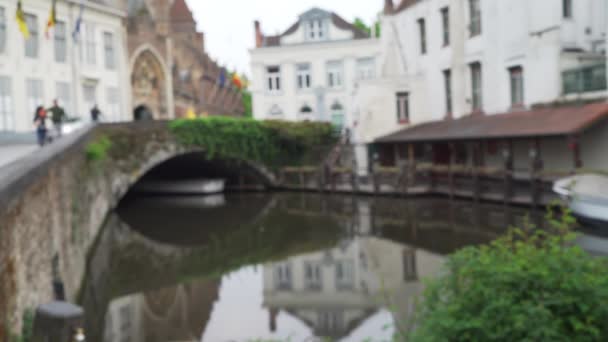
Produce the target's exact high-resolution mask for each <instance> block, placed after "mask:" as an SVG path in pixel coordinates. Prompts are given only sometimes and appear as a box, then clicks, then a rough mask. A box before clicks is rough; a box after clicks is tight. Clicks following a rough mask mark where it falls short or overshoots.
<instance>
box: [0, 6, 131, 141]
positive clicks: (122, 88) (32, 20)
mask: <svg viewBox="0 0 608 342" xmlns="http://www.w3.org/2000/svg"><path fill="white" fill-rule="evenodd" d="M81 3H83V4H84V10H83V12H82V13H83V17H82V18H83V22H82V26H81V29H80V35H79V36H78V42H79V43H76V42H75V40H74V38H73V32H74V29H75V27H76V21H77V19H78V17H79V13H80V4H81ZM16 6H17V1H9V0H0V132H1V131H29V130H33V125H32V120H33V117H34V111H35V108H36V107H37V106H39V105H42V106H45V107H46V108H48V107H50V106H51V105H52V101H53V99H58V100H59V103H60V105H61V106H63V107H64V108H65V110H66V112H67V114H68V116H70V117H81V118H83V119H84V120H89V119H90V115H89V112H90V109H91V108H92V106H93V105H94V104H97V105H98V106H99V108H100V110H101V111H102V113H103V117H102V119H103V120H105V121H117V120H123V119H127V117H126V116H124V115H128V113H130V101H131V99H130V95H129V94H130V90H129V85H130V80H129V76H128V75H129V74H130V72H129V68H128V64H127V55H126V30H125V27H124V26H123V20H124V19H125V17H126V11H125V9H124V6H125V4H123V2H122V1H119V0H96V1H92V0H89V1H79V0H58V1H57V11H56V19H57V24H56V26H55V27H54V28H53V29H52V30H51V31H50V34H49V37H48V38H46V37H45V29H46V26H47V20H48V18H49V13H50V8H51V2H50V1H48V0H30V1H23V11H24V13H25V16H26V21H27V25H28V28H29V31H30V38H29V39H27V40H26V39H25V38H24V36H23V34H22V33H21V32H20V31H19V28H18V25H17V22H16V20H15V13H16Z"/></svg>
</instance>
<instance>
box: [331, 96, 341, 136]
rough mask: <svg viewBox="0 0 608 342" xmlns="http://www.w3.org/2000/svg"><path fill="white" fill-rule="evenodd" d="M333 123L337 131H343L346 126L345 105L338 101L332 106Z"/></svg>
mask: <svg viewBox="0 0 608 342" xmlns="http://www.w3.org/2000/svg"><path fill="white" fill-rule="evenodd" d="M331 123H332V124H333V126H334V129H335V130H336V131H337V132H342V128H344V107H342V105H341V104H340V102H338V101H336V102H334V104H333V105H332V106H331Z"/></svg>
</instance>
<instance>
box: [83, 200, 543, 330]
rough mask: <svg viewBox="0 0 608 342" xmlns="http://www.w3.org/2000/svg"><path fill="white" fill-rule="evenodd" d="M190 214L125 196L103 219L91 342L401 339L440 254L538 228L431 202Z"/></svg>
mask: <svg viewBox="0 0 608 342" xmlns="http://www.w3.org/2000/svg"><path fill="white" fill-rule="evenodd" d="M201 203H202V202H200V201H199V200H197V199H196V198H190V199H187V200H177V199H170V198H132V199H130V200H128V201H126V202H125V203H123V204H122V207H121V208H120V209H119V213H120V215H121V217H122V220H124V221H122V220H121V219H119V218H118V217H113V218H111V219H110V220H109V221H108V227H106V229H104V231H103V234H102V236H101V237H100V239H99V243H98V245H97V247H96V248H95V250H94V252H93V255H92V258H91V263H90V267H89V272H88V276H87V279H86V280H85V285H84V290H83V300H82V302H83V305H84V306H85V309H86V312H87V330H88V331H90V332H91V333H90V334H89V335H90V336H91V337H92V339H91V340H92V341H111V340H116V341H119V340H121V336H129V338H128V339H129V340H131V341H170V340H180V341H198V340H201V339H202V340H203V341H227V340H230V341H243V340H250V339H252V338H288V337H291V338H292V340H303V339H306V338H309V337H311V336H317V337H333V338H335V339H340V340H344V341H360V340H364V339H366V338H368V337H372V338H374V339H383V338H384V339H386V338H388V337H390V335H391V333H392V331H391V330H390V329H389V330H388V331H387V330H385V329H383V327H384V326H385V325H389V326H393V327H394V328H393V329H399V330H401V331H403V330H406V329H408V328H409V325H410V322H409V318H410V317H411V316H412V312H413V310H414V299H415V298H416V297H417V296H418V295H419V294H420V293H421V291H422V290H423V287H422V285H421V279H423V278H426V277H431V276H433V275H434V274H436V272H437V271H438V269H439V268H440V267H441V264H442V262H443V260H444V257H443V255H445V254H446V253H450V252H453V251H455V250H457V249H459V248H462V247H464V246H468V245H474V244H479V243H484V242H488V241H490V240H492V239H494V238H495V237H497V236H498V235H499V234H501V233H502V232H504V227H506V226H508V225H510V224H516V223H518V222H521V221H523V220H524V217H525V216H526V215H529V216H531V217H532V218H533V219H536V220H539V221H542V220H541V219H540V218H542V212H538V213H535V212H529V211H526V210H523V209H517V208H509V207H504V206H493V205H481V206H476V205H474V204H472V203H470V202H450V201H447V200H436V199H416V200H415V201H414V200H403V199H397V200H396V199H382V198H376V199H371V198H354V197H346V196H322V195H316V194H278V195H274V196H270V195H260V194H248V195H228V196H226V198H225V204H224V205H219V206H206V205H201ZM539 217H540V218H539ZM541 224H542V222H541ZM389 308H391V309H389ZM125 340H127V339H126V338H125Z"/></svg>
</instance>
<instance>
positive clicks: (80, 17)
mask: <svg viewBox="0 0 608 342" xmlns="http://www.w3.org/2000/svg"><path fill="white" fill-rule="evenodd" d="M83 15H84V0H82V1H81V2H80V13H79V14H78V18H77V19H76V26H75V27H74V32H72V38H73V39H74V41H75V42H78V37H79V36H80V27H81V26H82V20H83Z"/></svg>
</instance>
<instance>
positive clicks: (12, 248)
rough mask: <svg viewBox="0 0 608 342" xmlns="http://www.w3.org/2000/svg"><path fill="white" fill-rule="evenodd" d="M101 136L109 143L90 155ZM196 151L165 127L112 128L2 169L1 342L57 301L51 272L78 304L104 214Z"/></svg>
mask: <svg viewBox="0 0 608 342" xmlns="http://www.w3.org/2000/svg"><path fill="white" fill-rule="evenodd" d="M102 138H107V139H108V140H109V141H110V142H111V146H110V147H109V149H108V150H107V151H105V152H104V153H102V154H101V156H98V157H97V158H95V159H92V158H90V157H89V156H88V155H87V149H88V148H90V146H92V144H94V143H96V142H99V141H100V140H101V139H102ZM192 152H202V151H200V150H197V149H192V148H188V147H185V146H182V145H180V144H178V143H177V142H176V141H175V139H174V137H173V136H172V135H171V133H170V132H169V129H168V125H167V123H166V122H147V123H143V122H140V123H129V124H109V125H99V126H96V127H95V128H87V129H84V130H83V131H81V132H78V133H75V134H73V135H70V136H67V137H64V138H62V139H61V140H59V141H58V142H56V143H54V144H52V145H50V146H48V147H45V148H43V149H41V150H40V151H37V152H36V153H35V154H33V155H31V156H29V157H26V158H25V159H22V160H20V161H18V162H16V163H13V164H11V165H8V166H7V167H4V168H0V276H1V279H0V341H4V340H5V339H6V336H7V334H8V330H9V329H10V331H12V332H17V331H20V330H21V325H22V322H21V320H22V316H23V313H24V312H25V311H26V310H28V309H34V308H35V307H37V306H38V305H40V304H42V303H45V302H48V301H51V300H53V299H54V292H53V286H52V282H53V279H54V273H55V274H56V275H57V276H58V277H59V278H60V279H61V280H62V281H63V282H64V286H65V293H66V296H67V299H68V300H70V301H75V299H76V297H77V295H78V292H79V290H80V286H81V283H82V280H83V276H84V271H85V266H86V260H87V254H88V251H89V248H90V247H91V246H92V244H93V243H94V241H95V239H96V237H97V236H98V233H99V230H100V228H101V227H102V226H103V223H104V220H105V219H106V217H107V214H108V213H109V212H110V211H111V209H113V208H115V207H116V206H117V205H118V203H119V201H120V199H121V198H122V197H123V196H124V195H125V194H126V193H127V191H128V190H129V188H130V187H131V186H132V185H133V184H135V182H137V181H138V180H139V179H140V178H141V177H142V176H143V175H144V174H145V173H146V172H148V171H149V170H151V169H152V168H153V167H154V166H156V165H158V164H161V163H162V162H164V161H166V160H168V159H171V158H173V157H175V156H178V155H182V154H185V153H192ZM256 168H257V169H258V171H259V172H262V173H264V172H265V171H264V170H263V169H262V168H259V167H256ZM264 175H265V176H266V178H267V181H268V182H272V179H273V178H272V175H271V174H269V173H264ZM54 259H55V260H56V262H54ZM53 265H55V267H54V266H53ZM54 269H55V271H56V272H54Z"/></svg>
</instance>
